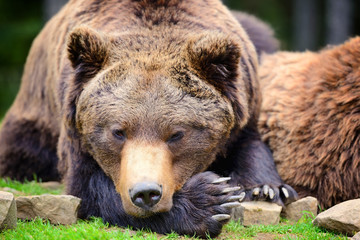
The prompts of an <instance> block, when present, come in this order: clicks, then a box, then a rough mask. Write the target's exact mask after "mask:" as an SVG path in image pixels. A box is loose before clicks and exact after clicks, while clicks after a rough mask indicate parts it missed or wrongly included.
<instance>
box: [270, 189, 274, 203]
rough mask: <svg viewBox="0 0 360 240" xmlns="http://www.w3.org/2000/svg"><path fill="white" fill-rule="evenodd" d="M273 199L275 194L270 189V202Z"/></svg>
mask: <svg viewBox="0 0 360 240" xmlns="http://www.w3.org/2000/svg"><path fill="white" fill-rule="evenodd" d="M274 197H275V192H274V190H273V189H272V188H270V189H269V198H270V199H271V200H272V199H274Z"/></svg>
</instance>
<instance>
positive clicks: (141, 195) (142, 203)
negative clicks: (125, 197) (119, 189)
mask: <svg viewBox="0 0 360 240" xmlns="http://www.w3.org/2000/svg"><path fill="white" fill-rule="evenodd" d="M129 193H130V197H131V201H132V202H133V203H134V204H135V205H136V206H138V207H140V208H142V209H145V210H148V209H149V208H151V207H152V206H154V205H155V204H157V203H158V202H159V201H160V198H161V195H162V186H160V185H159V184H157V183H154V182H141V183H137V184H135V186H134V187H133V188H132V189H130V190H129Z"/></svg>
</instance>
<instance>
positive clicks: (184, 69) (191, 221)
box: [0, 0, 296, 237]
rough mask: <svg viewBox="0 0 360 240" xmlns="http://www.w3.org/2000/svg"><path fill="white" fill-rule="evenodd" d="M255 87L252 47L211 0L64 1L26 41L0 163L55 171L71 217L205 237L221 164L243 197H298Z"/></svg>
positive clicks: (219, 193) (218, 201)
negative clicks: (73, 210)
mask: <svg viewBox="0 0 360 240" xmlns="http://www.w3.org/2000/svg"><path fill="white" fill-rule="evenodd" d="M258 85H259V84H258V79H257V55H256V51H255V48H254V46H253V44H252V42H251V41H250V40H249V37H248V35H247V34H246V32H245V31H244V30H243V28H242V27H241V26H240V24H239V23H238V22H237V21H236V20H235V18H234V17H233V16H232V15H231V13H230V12H229V11H228V10H227V9H226V8H225V7H224V6H223V5H222V3H221V2H220V1H218V0H206V1H205V0H202V1H199V0H167V1H165V0H123V1H119V0H106V1H105V0H102V1H101V0H72V1H70V2H69V3H68V4H67V5H66V6H65V7H64V8H63V9H62V10H61V11H60V12H59V13H58V14H57V15H56V16H55V17H54V18H53V19H52V20H51V21H50V22H49V23H48V24H47V25H46V26H45V28H44V29H43V31H42V32H41V33H40V34H39V36H38V37H37V38H36V39H35V41H34V43H33V46H32V49H31V51H30V54H29V56H28V59H27V63H26V67H25V71H24V75H23V79H22V85H21V89H20V92H19V94H18V96H17V98H16V100H15V102H14V104H13V105H12V107H11V109H10V110H9V112H8V113H7V115H6V117H5V119H4V124H3V128H2V129H1V131H0V174H1V176H9V177H12V178H16V179H20V180H22V179H24V178H28V179H30V178H32V175H33V174H34V173H36V174H37V175H38V177H39V178H42V179H43V180H53V179H55V180H58V179H59V178H63V179H64V181H65V183H66V188H67V192H68V193H69V194H72V195H75V196H78V197H80V198H81V199H82V204H81V207H80V209H79V217H81V218H88V217H90V216H99V217H102V218H103V219H104V220H105V221H107V222H109V223H111V224H117V225H120V226H128V225H131V226H133V227H134V228H150V229H152V230H153V231H157V232H160V233H168V232H171V231H176V232H178V233H180V234H189V235H193V234H197V235H199V236H202V237H205V236H206V235H207V234H210V236H216V235H217V234H219V233H220V230H221V227H222V225H223V224H224V223H226V221H217V220H216V219H214V218H213V216H214V215H218V214H229V209H228V208H226V207H224V206H223V205H222V204H224V203H226V202H227V201H230V198H229V197H230V195H229V194H224V193H223V190H224V188H226V187H228V186H229V185H228V184H227V183H221V184H213V181H214V180H216V179H217V178H218V177H219V175H220V176H230V177H231V181H230V182H229V184H231V185H232V186H237V185H241V186H242V187H243V188H242V189H241V192H244V191H245V192H246V194H247V195H246V199H247V200H252V199H262V200H268V201H271V202H276V203H278V204H281V205H283V204H284V203H286V202H288V201H292V200H294V199H295V198H296V192H295V191H294V190H293V189H292V188H291V187H290V186H287V185H284V184H283V182H282V180H281V179H280V177H279V176H278V173H277V172H276V169H275V165H274V162H273V160H272V157H271V154H270V152H269V150H268V149H267V147H266V146H265V145H264V144H263V143H262V142H261V141H260V135H259V133H258V130H257V120H258V115H259V109H260V101H261V98H260V94H259V86H258ZM57 163H58V166H59V170H60V175H59V173H58V171H57V168H56V165H57ZM206 171H207V172H206ZM209 171H213V172H214V173H216V174H214V173H210V172H209ZM264 186H266V187H264ZM268 186H270V188H272V189H273V190H274V193H275V196H274V197H273V198H272V197H270V196H272V195H271V194H267V192H266V191H262V190H261V191H260V192H258V191H256V192H258V194H252V189H253V188H256V187H260V188H261V189H268ZM238 193H239V192H238ZM285 193H289V194H285ZM150 200H151V201H150ZM155 200H156V201H155Z"/></svg>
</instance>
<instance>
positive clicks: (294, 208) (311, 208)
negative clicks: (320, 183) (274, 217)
mask: <svg viewBox="0 0 360 240" xmlns="http://www.w3.org/2000/svg"><path fill="white" fill-rule="evenodd" d="M317 208H318V201H317V199H316V198H314V197H305V198H302V199H299V200H297V201H296V202H292V203H290V204H288V205H286V208H284V209H283V211H282V213H281V215H282V216H283V217H284V218H286V219H288V220H290V221H294V222H297V221H298V220H299V219H300V218H301V217H302V216H303V215H304V214H308V215H309V216H310V217H312V216H311V214H310V213H306V212H311V213H312V214H314V216H316V215H317Z"/></svg>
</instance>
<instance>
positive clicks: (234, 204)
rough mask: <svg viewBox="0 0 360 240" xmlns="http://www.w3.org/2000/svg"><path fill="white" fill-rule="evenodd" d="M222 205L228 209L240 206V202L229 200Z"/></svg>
mask: <svg viewBox="0 0 360 240" xmlns="http://www.w3.org/2000/svg"><path fill="white" fill-rule="evenodd" d="M220 206H221V207H223V208H226V209H232V208H236V207H239V206H240V203H239V202H228V203H223V204H221V205H220Z"/></svg>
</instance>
